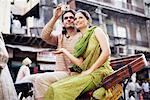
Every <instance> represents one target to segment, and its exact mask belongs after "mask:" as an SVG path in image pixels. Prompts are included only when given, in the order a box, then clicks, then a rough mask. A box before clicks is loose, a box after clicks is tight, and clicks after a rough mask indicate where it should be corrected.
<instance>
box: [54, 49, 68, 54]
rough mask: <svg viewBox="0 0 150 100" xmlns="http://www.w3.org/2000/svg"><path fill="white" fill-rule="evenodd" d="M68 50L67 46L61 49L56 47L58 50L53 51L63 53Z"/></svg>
mask: <svg viewBox="0 0 150 100" xmlns="http://www.w3.org/2000/svg"><path fill="white" fill-rule="evenodd" d="M65 51H66V49H65V48H59V49H56V51H53V53H54V54H61V53H64V52H65Z"/></svg>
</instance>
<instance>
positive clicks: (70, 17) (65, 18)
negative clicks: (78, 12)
mask: <svg viewBox="0 0 150 100" xmlns="http://www.w3.org/2000/svg"><path fill="white" fill-rule="evenodd" d="M67 19H74V17H73V16H69V17H64V20H67Z"/></svg>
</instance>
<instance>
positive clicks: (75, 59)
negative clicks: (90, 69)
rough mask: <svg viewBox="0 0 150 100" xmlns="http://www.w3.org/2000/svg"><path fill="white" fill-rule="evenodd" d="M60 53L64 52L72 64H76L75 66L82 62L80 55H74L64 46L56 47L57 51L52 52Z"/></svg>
mask: <svg viewBox="0 0 150 100" xmlns="http://www.w3.org/2000/svg"><path fill="white" fill-rule="evenodd" d="M60 53H64V54H65V55H66V56H67V57H68V58H69V59H70V60H71V62H72V63H73V64H75V65H77V66H80V65H81V64H82V62H83V58H82V57H79V58H76V57H74V56H73V55H72V54H71V53H70V52H69V51H68V50H66V49H65V48H60V49H58V50H57V51H55V52H54V54H60Z"/></svg>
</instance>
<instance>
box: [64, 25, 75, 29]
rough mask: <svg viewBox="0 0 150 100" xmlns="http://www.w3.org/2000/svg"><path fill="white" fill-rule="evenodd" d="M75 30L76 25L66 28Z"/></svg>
mask: <svg viewBox="0 0 150 100" xmlns="http://www.w3.org/2000/svg"><path fill="white" fill-rule="evenodd" d="M74 28H75V26H74V25H70V26H68V27H66V29H74Z"/></svg>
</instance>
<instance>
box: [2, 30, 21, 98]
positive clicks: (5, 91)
mask: <svg viewBox="0 0 150 100" xmlns="http://www.w3.org/2000/svg"><path fill="white" fill-rule="evenodd" d="M8 59H9V55H8V52H7V50H6V48H5V43H4V40H3V36H2V33H1V30H0V100H18V99H17V94H16V90H15V87H14V84H13V80H12V77H11V75H10V72H9V69H8V66H7V62H8Z"/></svg>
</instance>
